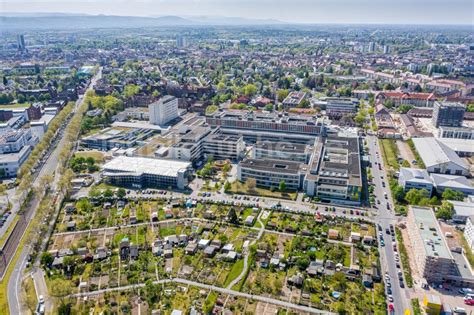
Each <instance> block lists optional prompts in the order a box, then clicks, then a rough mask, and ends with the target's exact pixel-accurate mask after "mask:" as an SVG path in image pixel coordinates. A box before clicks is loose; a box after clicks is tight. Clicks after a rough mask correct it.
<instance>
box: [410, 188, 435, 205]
mask: <svg viewBox="0 0 474 315" xmlns="http://www.w3.org/2000/svg"><path fill="white" fill-rule="evenodd" d="M429 197H430V193H429V192H428V190H426V189H414V188H412V189H410V190H409V191H408V192H407V194H406V195H405V200H406V201H407V202H408V203H409V204H411V205H420V202H421V201H422V200H423V204H429Z"/></svg>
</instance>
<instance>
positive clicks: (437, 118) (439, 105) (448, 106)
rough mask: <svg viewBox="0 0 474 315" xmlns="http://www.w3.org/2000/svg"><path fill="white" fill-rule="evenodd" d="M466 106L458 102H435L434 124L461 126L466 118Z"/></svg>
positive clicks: (437, 125)
mask: <svg viewBox="0 0 474 315" xmlns="http://www.w3.org/2000/svg"><path fill="white" fill-rule="evenodd" d="M465 112H466V106H465V105H464V104H462V103H456V102H435V103H434V106H433V118H432V121H433V125H434V126H435V127H436V128H438V127H439V126H447V127H461V125H462V122H463V120H464V113H465Z"/></svg>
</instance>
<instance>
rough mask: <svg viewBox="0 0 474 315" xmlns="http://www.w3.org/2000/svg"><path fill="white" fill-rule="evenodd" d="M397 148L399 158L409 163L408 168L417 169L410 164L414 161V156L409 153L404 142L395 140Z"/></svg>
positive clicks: (408, 147) (409, 150) (408, 148)
mask: <svg viewBox="0 0 474 315" xmlns="http://www.w3.org/2000/svg"><path fill="white" fill-rule="evenodd" d="M397 147H398V152H400V155H401V157H402V158H403V159H404V160H407V161H408V162H409V163H410V167H417V166H416V165H415V164H413V163H412V161H413V160H415V156H414V155H413V152H411V149H410V146H409V145H408V144H407V143H406V142H404V141H401V140H397Z"/></svg>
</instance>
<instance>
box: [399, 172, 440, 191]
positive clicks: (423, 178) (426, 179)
mask: <svg viewBox="0 0 474 315" xmlns="http://www.w3.org/2000/svg"><path fill="white" fill-rule="evenodd" d="M398 184H399V185H400V186H402V187H403V189H404V190H405V191H409V190H410V189H426V190H427V191H428V192H429V193H430V195H431V192H432V191H433V183H432V181H431V178H430V175H429V174H428V172H427V171H426V170H424V169H417V168H408V167H401V168H400V174H399V175H398Z"/></svg>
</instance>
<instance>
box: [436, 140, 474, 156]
mask: <svg viewBox="0 0 474 315" xmlns="http://www.w3.org/2000/svg"><path fill="white" fill-rule="evenodd" d="M438 141H439V142H441V143H443V144H444V145H446V146H447V147H449V148H450V149H451V150H453V151H454V152H457V153H459V154H463V155H474V140H471V139H452V138H439V139H438Z"/></svg>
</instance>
